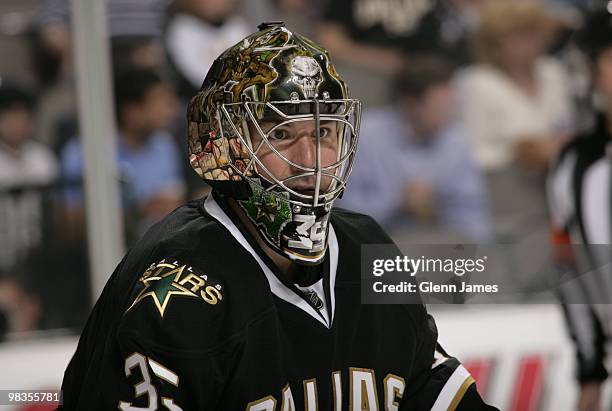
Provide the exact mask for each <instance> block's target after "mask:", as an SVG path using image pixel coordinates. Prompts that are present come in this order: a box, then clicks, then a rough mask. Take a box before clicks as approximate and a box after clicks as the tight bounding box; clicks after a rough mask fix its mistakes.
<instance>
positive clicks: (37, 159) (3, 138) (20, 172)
mask: <svg viewBox="0 0 612 411" xmlns="http://www.w3.org/2000/svg"><path fill="white" fill-rule="evenodd" d="M32 110H33V98H32V96H31V95H30V93H29V92H28V91H27V90H26V89H25V88H23V87H22V86H20V85H18V84H16V83H10V82H8V81H1V82H0V268H4V269H9V268H12V267H14V266H15V265H16V264H17V263H18V262H20V260H23V259H24V258H25V256H26V254H27V253H28V251H29V250H31V249H32V248H33V247H35V246H36V245H38V244H39V242H40V240H41V236H42V233H41V231H42V214H43V210H42V201H43V198H42V192H43V191H42V190H41V189H42V188H46V186H47V185H49V184H50V183H52V182H53V181H54V180H55V178H56V176H57V172H58V169H57V168H58V167H57V161H56V159H55V157H54V155H53V153H52V152H51V150H49V149H48V148H47V147H45V146H43V145H42V144H40V143H37V142H35V141H32V137H33V134H32Z"/></svg>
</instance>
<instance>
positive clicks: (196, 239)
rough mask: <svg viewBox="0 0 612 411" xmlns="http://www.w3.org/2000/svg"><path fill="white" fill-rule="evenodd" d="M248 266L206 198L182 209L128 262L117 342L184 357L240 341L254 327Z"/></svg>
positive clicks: (259, 307) (135, 250)
mask: <svg viewBox="0 0 612 411" xmlns="http://www.w3.org/2000/svg"><path fill="white" fill-rule="evenodd" d="M249 264H252V262H250V260H249V259H248V257H247V256H245V255H244V251H243V250H242V248H241V247H240V246H239V245H238V244H237V243H236V241H235V240H234V239H233V237H231V235H230V234H229V233H228V232H227V231H226V230H225V229H224V228H223V227H222V226H221V224H220V223H218V222H217V221H216V220H215V219H213V218H212V217H211V216H210V215H208V213H206V211H205V209H204V207H202V200H196V201H192V202H189V203H187V204H186V205H184V206H182V207H180V208H178V209H177V210H175V211H174V212H173V213H171V214H170V215H169V216H168V217H166V218H165V219H164V220H162V221H161V222H159V223H158V224H156V225H155V226H154V227H152V228H151V229H150V230H149V231H148V232H147V233H146V234H145V236H144V237H143V238H142V240H141V241H140V242H139V243H138V244H137V245H136V246H135V247H134V248H133V249H132V250H131V251H130V253H129V255H128V257H127V258H126V261H125V264H123V268H122V269H121V272H120V273H119V276H120V283H122V285H121V286H120V287H119V288H121V289H126V290H128V292H127V293H126V295H125V298H124V300H123V302H124V304H123V313H122V314H121V319H120V325H119V330H118V335H119V338H120V339H122V338H123V339H126V340H137V341H139V342H143V343H145V344H146V343H149V344H155V345H156V346H159V347H168V349H172V350H181V349H182V350H186V351H202V350H210V349H214V348H215V347H216V346H219V345H222V344H223V343H224V342H226V341H228V340H229V339H232V338H237V337H238V336H239V334H240V332H241V331H242V330H243V328H244V324H246V323H247V322H248V318H247V315H246V314H244V313H245V312H247V309H246V308H245V305H246V303H245V302H244V301H248V299H246V298H243V297H244V296H242V295H241V294H242V292H243V288H244V287H241V284H239V281H240V279H239V278H240V274H241V273H242V271H241V270H240V267H243V268H244V270H247V269H248V268H247V267H248V265H249ZM243 277H244V276H243ZM249 277H256V276H249ZM244 281H246V282H249V281H251V280H250V279H245V280H244ZM255 288H257V289H260V290H261V289H262V288H261V287H255ZM254 305H256V304H254ZM263 305H264V304H261V305H256V307H254V308H253V311H254V313H257V312H260V311H262V310H263Z"/></svg>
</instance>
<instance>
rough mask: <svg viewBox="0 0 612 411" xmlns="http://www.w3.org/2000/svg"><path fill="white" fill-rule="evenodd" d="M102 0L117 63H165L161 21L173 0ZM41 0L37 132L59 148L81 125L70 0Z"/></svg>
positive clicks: (120, 66)
mask: <svg viewBox="0 0 612 411" xmlns="http://www.w3.org/2000/svg"><path fill="white" fill-rule="evenodd" d="M102 1H105V3H106V13H107V26H108V30H107V32H108V36H109V40H110V41H111V51H112V56H113V67H114V69H115V70H127V69H129V68H130V67H132V66H134V67H140V68H155V69H159V68H161V67H162V66H163V65H164V64H165V61H164V57H165V55H164V50H163V46H162V42H161V34H162V25H163V22H164V18H165V15H166V10H167V8H168V5H169V3H170V0H102ZM40 3H41V5H40V10H39V13H38V15H37V16H36V19H35V21H34V24H33V34H32V62H33V69H34V71H35V73H36V74H37V77H38V81H39V86H40V93H39V96H38V98H37V100H38V104H37V106H38V110H37V113H36V122H35V125H36V138H37V139H38V140H39V141H42V142H44V143H45V144H47V145H49V146H50V147H52V148H54V149H55V150H56V151H57V152H59V151H60V150H61V147H62V145H63V144H64V143H65V139H63V138H65V136H66V135H73V133H75V132H76V129H77V126H76V102H75V95H76V92H75V90H74V87H75V84H74V67H73V56H72V52H73V49H74V45H73V42H72V33H71V10H70V6H71V2H70V0H42V1H40ZM66 131H69V133H68V134H66Z"/></svg>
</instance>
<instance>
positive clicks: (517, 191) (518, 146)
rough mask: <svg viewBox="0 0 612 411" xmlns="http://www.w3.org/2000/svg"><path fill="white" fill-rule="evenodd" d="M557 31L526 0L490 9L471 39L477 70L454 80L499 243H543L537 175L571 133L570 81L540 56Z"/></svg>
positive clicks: (543, 219)
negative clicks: (528, 240)
mask: <svg viewBox="0 0 612 411" xmlns="http://www.w3.org/2000/svg"><path fill="white" fill-rule="evenodd" d="M558 24H559V23H558V22H557V21H555V20H554V19H553V18H552V17H551V16H550V15H549V14H548V13H547V11H546V9H544V8H543V6H542V5H540V4H538V3H535V2H532V1H517V2H514V1H513V2H508V1H504V2H501V1H495V2H491V3H490V4H489V5H488V6H487V7H485V8H484V9H483V11H482V14H481V20H480V24H479V27H478V28H477V29H476V32H475V33H474V38H473V40H474V43H473V45H474V48H475V50H474V51H475V54H476V57H477V60H478V63H477V64H475V65H473V66H471V67H468V68H466V69H465V70H464V72H463V73H462V74H461V77H460V79H459V100H460V101H459V108H460V110H459V111H460V117H461V119H462V122H463V124H464V126H465V128H466V130H467V133H466V135H467V136H468V137H469V138H470V140H471V143H472V146H473V150H474V155H475V157H476V161H477V162H478V164H479V165H480V167H481V168H482V169H483V170H484V171H485V175H486V180H487V185H488V191H489V196H490V204H491V209H492V216H493V224H494V231H495V233H496V235H497V236H498V238H500V239H503V240H504V241H511V242H517V241H519V240H520V239H523V238H526V237H528V236H535V237H534V238H538V236H540V237H542V239H541V240H542V242H544V243H546V240H545V236H546V233H547V227H546V221H547V218H546V200H545V195H544V193H545V189H544V175H545V173H546V170H547V167H548V164H549V162H550V161H551V159H552V158H553V157H554V156H555V154H556V153H557V152H558V150H559V148H560V147H561V146H562V145H563V143H564V142H565V141H567V140H568V138H569V137H570V135H571V133H572V132H573V127H574V108H573V101H572V95H571V92H570V86H569V84H570V82H569V78H568V76H567V74H566V73H565V71H564V69H563V66H562V65H561V63H560V62H558V61H556V60H555V59H554V58H553V57H549V56H547V55H546V49H547V47H548V45H549V44H550V42H551V40H553V38H554V34H555V32H556V29H557V28H558ZM537 241H540V240H537Z"/></svg>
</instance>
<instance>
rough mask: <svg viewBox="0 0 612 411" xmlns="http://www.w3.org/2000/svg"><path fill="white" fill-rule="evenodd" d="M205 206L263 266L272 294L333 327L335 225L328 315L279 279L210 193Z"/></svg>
mask: <svg viewBox="0 0 612 411" xmlns="http://www.w3.org/2000/svg"><path fill="white" fill-rule="evenodd" d="M204 208H205V209H206V212H208V214H210V216H211V217H213V218H214V219H215V220H217V221H218V222H219V223H220V224H221V225H223V226H224V227H225V228H226V229H227V230H228V231H229V232H230V233H231V234H232V236H233V237H234V238H235V239H236V241H238V243H240V245H241V246H242V247H243V248H244V249H246V250H247V251H248V252H249V253H250V254H251V256H253V258H254V259H255V261H257V264H259V266H260V267H261V270H262V271H263V273H264V274H265V276H266V279H267V280H268V284H269V286H270V291H272V294H274V295H276V296H277V297H278V298H280V299H281V300H284V301H286V302H288V303H289V304H292V305H294V306H296V307H298V308H299V309H301V310H302V311H304V312H306V313H307V314H308V315H310V316H311V317H313V318H314V319H316V320H317V321H319V322H320V323H321V324H323V325H324V326H325V327H326V328H328V329H329V328H331V326H332V324H333V321H334V312H335V308H336V301H335V293H334V289H335V285H336V270H337V268H338V253H339V248H338V238H337V237H336V233H335V231H334V227H333V226H332V224H331V223H330V225H329V235H328V251H329V291H330V292H329V299H330V301H326V304H327V305H328V307H329V308H330V309H328V311H327V312H328V316H327V317H326V316H324V315H321V314H320V313H319V312H317V311H316V310H315V309H314V308H313V307H312V306H311V305H310V304H308V303H307V302H306V301H305V300H304V299H303V298H302V297H301V296H300V295H298V294H297V293H296V292H295V291H293V290H292V289H291V288H289V287H287V286H286V285H285V284H283V283H282V281H280V280H279V279H278V277H277V276H276V275H274V273H273V272H272V270H271V269H270V267H268V266H267V265H266V264H265V263H264V261H263V260H262V258H261V257H260V256H259V254H258V253H257V251H255V249H254V248H253V247H252V246H251V244H249V242H248V241H247V239H246V238H245V237H244V234H243V233H242V231H240V229H238V227H237V226H236V224H234V222H233V221H232V219H231V218H230V217H229V216H228V215H227V214H226V213H225V211H224V210H223V208H221V206H220V205H219V204H218V203H217V201H216V200H215V199H214V197H213V196H212V195H209V196H208V197H207V198H206V200H205V201H204Z"/></svg>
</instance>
